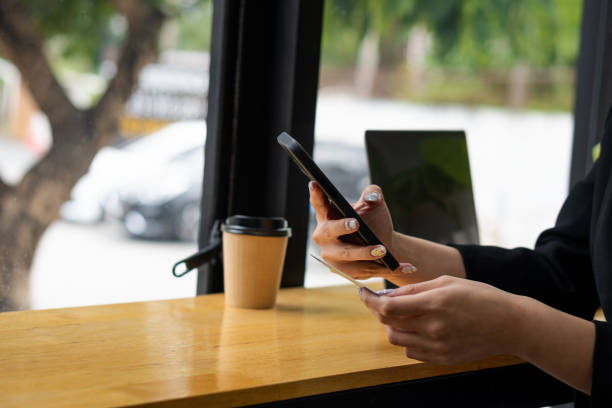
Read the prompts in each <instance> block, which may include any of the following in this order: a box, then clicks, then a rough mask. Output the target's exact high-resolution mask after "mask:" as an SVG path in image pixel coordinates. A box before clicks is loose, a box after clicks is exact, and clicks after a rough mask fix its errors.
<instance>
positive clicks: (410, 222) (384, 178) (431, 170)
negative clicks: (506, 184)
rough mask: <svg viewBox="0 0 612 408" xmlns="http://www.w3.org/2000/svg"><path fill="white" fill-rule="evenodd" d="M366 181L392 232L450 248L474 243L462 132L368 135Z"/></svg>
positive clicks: (475, 233) (473, 222) (470, 183)
mask: <svg viewBox="0 0 612 408" xmlns="http://www.w3.org/2000/svg"><path fill="white" fill-rule="evenodd" d="M366 145H367V151H368V158H369V163H370V173H371V178H372V182H373V183H376V184H378V185H380V186H381V188H382V189H383V192H384V194H385V200H386V202H387V205H388V206H389V210H390V212H391V216H392V217H393V223H394V228H395V230H397V231H399V232H402V233H405V234H409V235H414V236H417V237H421V238H425V239H429V240H433V241H437V242H442V243H446V242H456V243H468V242H469V243H476V242H478V230H477V228H476V216H475V209H474V200H473V198H472V182H471V177H470V167H469V162H468V154H467V146H466V142H465V135H464V134H463V132H417V131H413V132H384V131H368V132H367V133H366Z"/></svg>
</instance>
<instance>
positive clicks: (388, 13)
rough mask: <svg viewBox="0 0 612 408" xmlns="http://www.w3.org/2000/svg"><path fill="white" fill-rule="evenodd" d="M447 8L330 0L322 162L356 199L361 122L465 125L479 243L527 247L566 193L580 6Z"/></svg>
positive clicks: (320, 279)
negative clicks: (356, 168)
mask: <svg viewBox="0 0 612 408" xmlns="http://www.w3.org/2000/svg"><path fill="white" fill-rule="evenodd" d="M443 3H444V4H441V3H439V2H395V1H377V2H352V1H351V2H347V1H342V0H328V1H327V2H326V5H325V16H324V20H323V21H324V29H323V43H322V58H321V72H320V80H319V83H320V85H319V94H318V103H317V114H316V133H315V148H314V151H315V160H317V159H318V160H321V161H322V162H324V163H322V164H323V165H324V166H328V167H329V169H330V170H331V173H332V177H331V178H332V179H333V178H334V173H337V174H338V176H337V180H336V181H337V183H338V184H339V185H340V186H341V188H342V186H343V185H344V186H345V188H346V194H347V195H348V196H349V197H350V198H353V197H351V196H354V195H355V193H354V191H353V190H359V189H361V188H362V187H363V186H364V184H366V179H367V173H366V172H364V168H363V166H365V165H366V163H367V161H366V155H365V152H364V132H365V130H366V129H396V130H426V129H464V130H465V131H466V134H467V141H468V151H469V155H470V165H471V172H472V181H473V190H474V198H475V205H476V211H477V216H478V222H479V230H480V231H479V232H480V241H481V243H483V244H489V245H499V246H505V247H514V246H527V247H532V246H533V244H534V242H535V239H536V238H537V236H538V234H539V233H540V232H541V231H543V230H544V229H546V228H548V227H550V226H552V225H553V224H554V221H555V217H556V215H557V212H558V210H559V208H560V206H561V204H562V202H563V200H564V198H565V196H566V194H567V186H568V180H569V165H570V156H571V149H572V131H573V117H572V112H571V110H572V107H573V100H574V88H575V85H574V75H575V65H576V59H577V50H578V43H579V32H580V30H579V28H580V21H581V20H580V18H581V13H582V4H581V2H567V1H552V2H551V1H547V2H542V1H514V2H468V1H451V2H443ZM330 146H334V147H330ZM327 150H332V151H339V150H341V151H342V152H344V154H343V155H337V156H336V157H337V158H336V160H335V162H333V163H325V161H326V160H328V159H327V158H326V156H327V157H329V156H330V155H329V154H328V153H327V152H326V151H327ZM348 156H352V157H353V158H352V159H349V158H348ZM333 158H334V157H333V155H331V159H332V160H333ZM328 161H329V160H328ZM356 163H360V171H355V170H354V169H352V166H354V165H355V164H356ZM544 164H545V165H544ZM347 175H352V178H351V177H347ZM349 191H350V192H349ZM312 228H313V227H312V226H311V230H312ZM310 244H311V245H314V244H312V243H310ZM335 283H343V282H342V280H341V279H338V278H336V277H334V276H330V274H328V273H327V272H326V271H325V270H324V269H322V268H319V267H318V266H317V265H316V264H315V263H309V265H308V269H307V274H306V285H307V286H320V285H327V284H335Z"/></svg>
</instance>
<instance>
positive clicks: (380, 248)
mask: <svg viewBox="0 0 612 408" xmlns="http://www.w3.org/2000/svg"><path fill="white" fill-rule="evenodd" d="M386 254H387V248H385V247H384V246H382V245H379V246H377V247H376V248H374V249H373V250H371V251H370V255H372V256H375V257H377V258H378V257H379V256H383V255H386Z"/></svg>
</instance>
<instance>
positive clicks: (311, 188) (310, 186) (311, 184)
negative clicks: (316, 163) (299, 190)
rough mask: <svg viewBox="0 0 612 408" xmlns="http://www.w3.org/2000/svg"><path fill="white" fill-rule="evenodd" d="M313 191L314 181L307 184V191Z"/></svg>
mask: <svg viewBox="0 0 612 408" xmlns="http://www.w3.org/2000/svg"><path fill="white" fill-rule="evenodd" d="M313 189H314V181H309V182H308V190H309V191H312V190H313Z"/></svg>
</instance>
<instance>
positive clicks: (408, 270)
mask: <svg viewBox="0 0 612 408" xmlns="http://www.w3.org/2000/svg"><path fill="white" fill-rule="evenodd" d="M416 270H417V269H416V268H415V267H414V265H410V264H408V265H404V266H402V269H401V271H402V273H414V272H416Z"/></svg>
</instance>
